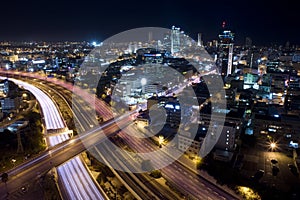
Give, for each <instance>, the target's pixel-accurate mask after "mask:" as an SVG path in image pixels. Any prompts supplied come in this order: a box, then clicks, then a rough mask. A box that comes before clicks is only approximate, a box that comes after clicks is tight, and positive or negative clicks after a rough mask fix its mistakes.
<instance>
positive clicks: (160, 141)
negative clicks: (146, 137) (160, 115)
mask: <svg viewBox="0 0 300 200" xmlns="http://www.w3.org/2000/svg"><path fill="white" fill-rule="evenodd" d="M163 142H164V136H162V135H160V136H158V144H159V148H161V145H162V144H163Z"/></svg>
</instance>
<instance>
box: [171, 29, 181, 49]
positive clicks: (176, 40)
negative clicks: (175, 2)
mask: <svg viewBox="0 0 300 200" xmlns="http://www.w3.org/2000/svg"><path fill="white" fill-rule="evenodd" d="M179 50H180V28H178V27H175V26H172V30H171V53H172V54H174V53H176V52H178V51H179Z"/></svg>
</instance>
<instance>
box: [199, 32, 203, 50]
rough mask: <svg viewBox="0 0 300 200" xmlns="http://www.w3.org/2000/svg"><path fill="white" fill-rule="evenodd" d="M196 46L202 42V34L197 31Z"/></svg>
mask: <svg viewBox="0 0 300 200" xmlns="http://www.w3.org/2000/svg"><path fill="white" fill-rule="evenodd" d="M198 46H200V47H201V46H203V42H202V34H201V33H198Z"/></svg>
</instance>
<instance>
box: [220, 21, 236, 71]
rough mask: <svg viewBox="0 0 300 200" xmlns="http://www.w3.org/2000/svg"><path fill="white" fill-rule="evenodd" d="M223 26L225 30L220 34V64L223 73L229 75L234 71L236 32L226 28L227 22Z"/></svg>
mask: <svg viewBox="0 0 300 200" xmlns="http://www.w3.org/2000/svg"><path fill="white" fill-rule="evenodd" d="M222 28H223V32H222V33H221V34H220V35H219V56H218V65H219V66H220V67H221V74H222V75H229V74H231V73H232V59H233V43H234V33H232V32H231V31H230V30H226V29H225V22H223V24H222Z"/></svg>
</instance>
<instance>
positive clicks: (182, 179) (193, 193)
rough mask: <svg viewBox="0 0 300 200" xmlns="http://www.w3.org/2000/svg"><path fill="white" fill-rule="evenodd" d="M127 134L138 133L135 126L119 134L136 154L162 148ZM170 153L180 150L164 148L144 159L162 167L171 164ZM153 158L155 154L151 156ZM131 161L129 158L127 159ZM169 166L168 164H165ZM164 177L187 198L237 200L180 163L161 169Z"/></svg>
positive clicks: (176, 162) (175, 162)
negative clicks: (163, 164) (162, 163)
mask: <svg viewBox="0 0 300 200" xmlns="http://www.w3.org/2000/svg"><path fill="white" fill-rule="evenodd" d="M126 132H130V135H132V134H134V132H137V130H136V129H135V128H134V127H133V126H128V127H126V128H125V129H123V130H122V132H120V133H119V134H118V136H119V137H121V138H123V139H124V141H125V142H126V144H128V145H129V146H130V147H131V148H132V149H133V150H134V151H136V152H144V153H146V152H153V151H156V150H159V149H160V148H159V147H158V146H157V145H155V144H153V143H152V142H151V141H149V140H148V139H145V138H138V137H132V136H130V135H128V134H126ZM137 134H138V133H137ZM169 151H178V149H176V148H174V149H171V150H170V149H167V148H165V149H164V147H163V150H162V151H160V153H159V154H155V155H157V157H148V158H147V154H143V156H145V158H144V159H149V160H151V163H152V164H153V166H160V165H161V162H165V163H171V162H172V160H171V158H170V156H172V153H170V152H169ZM151 155H152V156H153V154H151ZM125 159H127V160H128V159H129V158H125ZM165 165H167V164H165ZM161 171H162V174H163V177H165V178H166V179H167V180H169V181H171V182H172V183H173V184H174V185H176V186H177V187H178V188H180V189H181V192H182V193H183V194H185V195H186V197H189V198H194V199H236V197H235V196H232V194H230V193H228V192H226V191H223V190H221V189H220V188H219V187H217V186H215V185H214V184H212V183H210V182H209V181H207V180H205V179H204V178H203V177H201V176H199V175H197V174H195V173H194V172H193V171H192V170H189V169H187V168H186V167H185V166H183V165H182V164H181V163H180V162H179V161H177V160H176V161H174V162H173V163H172V164H170V165H168V166H167V167H164V168H162V169H161Z"/></svg>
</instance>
